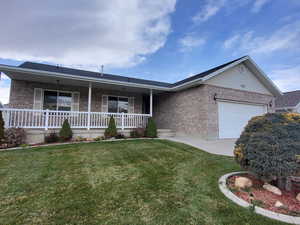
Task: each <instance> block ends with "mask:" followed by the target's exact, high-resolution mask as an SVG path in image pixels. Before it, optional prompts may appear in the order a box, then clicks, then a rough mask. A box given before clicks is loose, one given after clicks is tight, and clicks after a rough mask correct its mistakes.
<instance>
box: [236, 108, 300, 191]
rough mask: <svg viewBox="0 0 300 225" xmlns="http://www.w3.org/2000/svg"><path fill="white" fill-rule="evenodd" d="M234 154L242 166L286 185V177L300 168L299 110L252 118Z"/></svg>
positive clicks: (267, 180)
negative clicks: (297, 111)
mask: <svg viewBox="0 0 300 225" xmlns="http://www.w3.org/2000/svg"><path fill="white" fill-rule="evenodd" d="M234 156H235V159H236V161H237V162H238V163H239V164H240V165H241V167H242V168H244V169H246V170H249V171H251V172H253V173H254V174H256V175H257V176H258V177H259V178H261V179H262V180H263V181H265V182H270V181H274V182H276V183H277V186H278V187H279V188H281V189H285V188H286V178H287V177H288V176H292V175H296V174H297V173H298V172H299V171H300V163H299V156H300V114H296V113H284V114H275V113H272V114H271V113H269V114H266V115H263V116H258V117H254V118H252V119H251V120H250V121H249V123H248V125H247V126H246V127H245V129H244V131H243V133H242V134H241V136H240V138H239V139H238V140H237V141H236V144H235V149H234Z"/></svg>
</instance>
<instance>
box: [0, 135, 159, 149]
mask: <svg viewBox="0 0 300 225" xmlns="http://www.w3.org/2000/svg"><path fill="white" fill-rule="evenodd" d="M151 139H158V138H122V139H107V140H101V141H69V142H61V143H51V144H37V145H29V146H26V147H13V148H2V149H0V152H4V151H11V150H24V149H31V148H40V147H49V146H59V145H73V144H83V143H101V142H114V141H129V140H130V141H131V140H151Z"/></svg>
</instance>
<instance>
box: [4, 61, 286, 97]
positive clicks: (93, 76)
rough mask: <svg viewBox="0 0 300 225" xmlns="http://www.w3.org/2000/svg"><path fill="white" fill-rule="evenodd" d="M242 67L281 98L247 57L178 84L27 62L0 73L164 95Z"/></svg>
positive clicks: (5, 67) (9, 67)
mask: <svg viewBox="0 0 300 225" xmlns="http://www.w3.org/2000/svg"><path fill="white" fill-rule="evenodd" d="M240 63H245V65H247V66H248V67H249V68H250V69H251V70H252V71H253V72H254V73H255V74H256V76H257V78H258V79H259V80H260V82H262V83H263V84H264V85H265V86H266V87H267V88H268V90H270V92H271V93H272V94H273V95H275V96H278V95H281V92H280V90H279V89H278V88H277V87H276V86H275V85H274V83H273V82H272V81H271V80H270V79H269V78H268V77H267V76H266V75H265V74H264V72H263V71H262V70H261V69H260V68H259V67H258V66H257V65H256V63H255V62H254V61H253V60H252V59H251V58H250V57H249V56H244V57H241V58H238V59H235V60H233V61H230V62H227V63H225V64H222V65H220V66H217V67H214V68H212V69H210V70H207V71H205V72H202V73H199V74H197V75H195V76H192V77H189V78H186V79H184V80H181V81H178V82H176V83H166V82H159V81H152V80H144V79H138V78H131V77H125V76H119V75H112V74H101V73H97V72H91V71H86V70H79V69H72V68H66V67H60V66H52V65H46V64H41V63H32V62H25V63H23V64H21V65H20V66H18V67H14V66H7V65H0V71H2V72H5V73H7V75H8V76H12V77H14V73H15V72H17V73H26V74H32V75H37V76H41V77H43V76H48V77H57V78H65V79H72V80H84V81H89V82H98V83H107V84H115V85H124V86H130V87H139V88H147V89H153V90H161V91H178V90H182V89H186V88H189V87H193V86H196V85H199V84H203V83H204V82H205V81H206V80H208V79H210V78H212V77H214V76H217V75H219V74H221V73H222V72H224V71H226V70H228V69H230V68H232V67H234V66H236V65H238V64H240Z"/></svg>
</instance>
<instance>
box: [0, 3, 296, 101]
mask: <svg viewBox="0 0 300 225" xmlns="http://www.w3.org/2000/svg"><path fill="white" fill-rule="evenodd" d="M125 2H126V3H125ZM1 9H2V10H1V14H0V26H1V35H0V64H6V65H15V66H18V65H20V64H21V63H23V62H24V61H32V62H41V63H47V64H55V65H57V64H59V65H61V66H68V67H73V68H82V69H87V70H93V71H99V70H100V68H101V65H104V72H105V73H111V74H119V75H124V76H130V77H137V78H143V79H151V80H158V81H165V82H175V81H178V80H181V79H184V78H186V77H188V76H191V75H194V74H197V73H200V72H203V71H205V70H207V69H210V68H212V67H214V66H217V65H220V64H223V63H225V62H228V61H231V60H233V59H235V58H239V57H241V56H244V55H249V56H250V57H251V58H252V59H254V61H255V62H256V63H257V64H258V65H259V67H260V68H261V69H262V70H263V71H264V72H265V73H266V74H267V75H268V76H269V77H270V78H271V79H272V80H273V82H274V83H275V84H276V85H277V86H278V87H279V88H280V90H281V91H283V92H285V91H293V90H297V89H300V0H126V1H124V0H110V1H106V0H89V1H86V0H76V1H74V0H65V1H61V0H51V1H38V0H26V1H17V0H10V1H4V2H2V3H1ZM1 77H2V78H1V81H0V101H1V102H2V103H4V104H5V103H8V101H9V97H8V96H9V87H10V80H9V78H8V77H6V76H5V75H3V74H2V76H1Z"/></svg>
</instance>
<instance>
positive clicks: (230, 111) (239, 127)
mask: <svg viewBox="0 0 300 225" xmlns="http://www.w3.org/2000/svg"><path fill="white" fill-rule="evenodd" d="M266 112H267V106H266V105H251V104H245V103H235V102H234V103H233V102H218V119H219V138H238V137H239V136H240V134H241V133H242V131H243V129H244V127H245V126H246V125H247V123H248V121H249V120H250V119H251V118H252V117H254V116H259V115H262V114H264V113H266Z"/></svg>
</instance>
